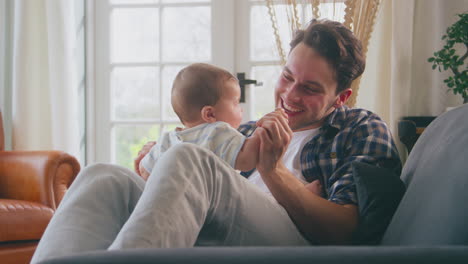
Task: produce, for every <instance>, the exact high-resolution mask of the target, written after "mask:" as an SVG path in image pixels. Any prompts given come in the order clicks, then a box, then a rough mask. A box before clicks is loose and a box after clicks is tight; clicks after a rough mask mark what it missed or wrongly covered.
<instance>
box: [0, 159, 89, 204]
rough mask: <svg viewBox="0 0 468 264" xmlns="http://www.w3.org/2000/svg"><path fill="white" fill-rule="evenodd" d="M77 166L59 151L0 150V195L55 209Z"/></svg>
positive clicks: (76, 172) (75, 172)
mask: <svg viewBox="0 0 468 264" xmlns="http://www.w3.org/2000/svg"><path fill="white" fill-rule="evenodd" d="M79 170H80V164H79V163H78V161H77V160H76V159H75V158H74V157H73V156H71V155H69V154H67V153H64V152H61V151H0V198H4V199H16V200H25V201H31V202H38V203H41V204H44V205H47V206H48V207H50V208H52V209H53V210H55V209H56V208H57V206H58V204H59V203H60V201H61V200H62V198H63V196H64V195H65V192H66V190H67V189H68V188H69V187H70V185H71V183H72V182H73V180H74V179H75V177H76V175H77V174H78V172H79Z"/></svg>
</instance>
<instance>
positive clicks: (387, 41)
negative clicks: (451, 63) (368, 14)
mask: <svg viewBox="0 0 468 264" xmlns="http://www.w3.org/2000/svg"><path fill="white" fill-rule="evenodd" d="M467 4H468V1H467V0H451V1H440V0H405V1H401V0H384V1H383V4H382V7H381V10H380V14H379V15H378V16H377V17H378V18H377V21H376V25H375V28H374V33H373V35H372V38H371V40H370V43H369V50H368V53H367V65H366V71H365V72H364V74H363V77H362V79H361V87H360V92H359V96H358V98H357V104H356V106H357V107H362V108H367V109H370V110H373V111H374V112H376V113H378V114H379V115H380V116H381V117H382V118H383V119H384V120H385V121H386V122H387V123H388V124H389V125H390V127H391V129H392V132H393V135H394V137H395V139H396V141H397V142H398V143H399V140H398V138H397V136H398V134H397V131H396V128H397V122H398V120H399V119H400V118H401V117H402V116H410V115H417V116H422V115H427V116H437V115H439V114H441V113H442V112H444V111H445V109H446V107H449V106H456V105H460V104H461V103H462V101H463V100H462V98H461V96H454V95H453V94H451V93H448V92H447V89H446V86H445V85H444V83H443V80H444V79H445V78H446V74H447V73H439V72H438V71H437V70H436V71H434V70H432V68H431V64H430V63H428V62H427V59H428V58H429V57H431V56H432V55H433V53H434V52H435V51H437V50H439V49H441V48H442V46H443V42H442V40H441V37H442V35H443V34H444V33H445V30H446V29H447V27H448V26H450V25H451V24H452V23H454V22H455V21H456V20H457V16H456V14H458V13H461V12H463V11H466V8H467V6H468V5H467ZM400 153H401V154H402V157H403V158H405V156H406V154H405V151H404V148H402V147H401V145H400Z"/></svg>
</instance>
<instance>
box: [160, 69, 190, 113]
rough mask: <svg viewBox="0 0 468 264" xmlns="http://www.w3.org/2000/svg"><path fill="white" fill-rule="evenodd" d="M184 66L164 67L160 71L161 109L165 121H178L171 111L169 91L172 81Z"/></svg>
mask: <svg viewBox="0 0 468 264" xmlns="http://www.w3.org/2000/svg"><path fill="white" fill-rule="evenodd" d="M184 67H185V66H165V67H164V68H163V70H162V87H164V91H163V109H164V118H165V119H169V120H172V119H175V120H179V117H178V116H177V115H176V113H175V112H174V110H173V109H172V104H171V90H172V83H173V82H174V79H175V77H176V75H177V73H179V71H180V70H182V68H184Z"/></svg>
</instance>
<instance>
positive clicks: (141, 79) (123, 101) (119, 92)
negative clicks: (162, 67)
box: [111, 67, 160, 119]
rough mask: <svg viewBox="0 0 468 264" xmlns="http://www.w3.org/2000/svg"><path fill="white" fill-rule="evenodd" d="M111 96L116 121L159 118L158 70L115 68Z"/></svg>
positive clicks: (112, 75) (153, 68)
mask: <svg viewBox="0 0 468 264" xmlns="http://www.w3.org/2000/svg"><path fill="white" fill-rule="evenodd" d="M111 95H112V109H113V117H114V118H116V119H144V118H159V117H160V107H159V100H158V99H159V68H158V67H116V68H115V69H114V70H113V71H112V73H111Z"/></svg>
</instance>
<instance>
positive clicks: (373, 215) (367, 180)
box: [352, 162, 405, 245]
mask: <svg viewBox="0 0 468 264" xmlns="http://www.w3.org/2000/svg"><path fill="white" fill-rule="evenodd" d="M352 169H353V177H354V182H355V184H356V192H357V198H358V203H359V226H358V228H357V230H356V232H355V233H354V235H353V243H354V244H357V245H376V244H379V243H380V240H381V239H382V236H383V234H384V232H385V229H386V228H387V226H388V224H389V223H390V220H391V219H392V216H393V214H394V213H395V210H396V208H397V207H398V204H399V203H400V200H401V197H403V194H404V193H405V185H404V184H403V182H402V181H401V179H400V177H399V175H397V174H395V173H394V172H393V170H390V169H387V168H382V167H377V166H374V165H370V164H367V163H362V162H354V163H353V164H352Z"/></svg>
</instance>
